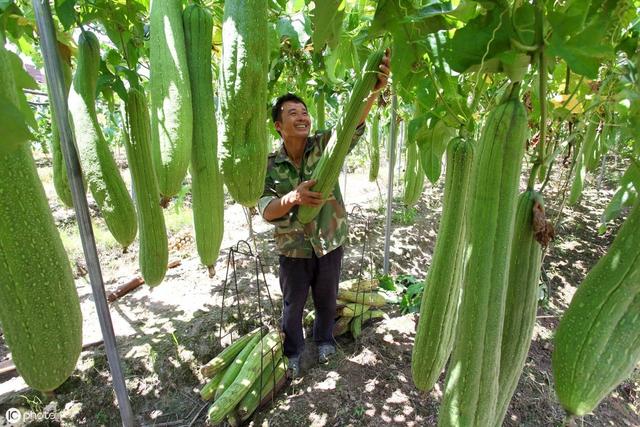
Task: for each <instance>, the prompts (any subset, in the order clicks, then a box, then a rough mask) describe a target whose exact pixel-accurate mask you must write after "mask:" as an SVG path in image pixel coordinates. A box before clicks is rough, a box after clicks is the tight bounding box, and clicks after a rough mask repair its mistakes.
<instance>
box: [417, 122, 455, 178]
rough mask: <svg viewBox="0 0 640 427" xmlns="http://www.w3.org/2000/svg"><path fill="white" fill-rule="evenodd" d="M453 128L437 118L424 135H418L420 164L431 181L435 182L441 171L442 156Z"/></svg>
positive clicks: (451, 135)
mask: <svg viewBox="0 0 640 427" xmlns="http://www.w3.org/2000/svg"><path fill="white" fill-rule="evenodd" d="M453 132H454V130H453V129H452V128H450V127H448V126H447V125H446V124H445V122H444V121H442V120H438V121H437V122H436V123H435V124H433V123H432V126H431V127H430V128H429V129H428V130H427V131H426V132H425V133H424V137H422V138H420V137H418V139H417V142H418V150H419V152H420V164H421V165H422V169H423V170H424V173H425V175H427V178H428V179H429V181H431V183H435V182H437V181H438V178H440V174H441V173H442V156H443V155H444V152H445V151H446V149H447V144H448V143H449V140H451V138H452V137H453Z"/></svg>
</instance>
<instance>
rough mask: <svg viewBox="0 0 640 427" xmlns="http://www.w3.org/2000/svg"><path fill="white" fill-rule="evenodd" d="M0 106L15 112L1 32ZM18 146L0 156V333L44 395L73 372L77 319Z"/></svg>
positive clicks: (54, 234)
mask: <svg viewBox="0 0 640 427" xmlns="http://www.w3.org/2000/svg"><path fill="white" fill-rule="evenodd" d="M0 98H1V99H3V100H5V101H6V102H10V103H11V104H13V105H14V106H15V107H16V108H17V106H18V92H17V86H16V82H15V78H14V76H13V71H12V67H11V64H10V62H9V58H8V56H7V51H6V49H5V47H4V36H3V34H2V32H1V31H0ZM20 143H21V144H20V146H19V147H18V148H16V149H15V150H13V151H11V152H8V153H5V154H3V155H0V193H1V194H2V197H0V326H1V327H2V331H3V332H4V337H5V339H6V341H7V345H8V346H9V349H10V350H11V356H12V359H13V362H14V363H15V365H16V368H17V369H18V372H19V373H20V375H22V377H23V379H24V380H25V381H26V383H27V384H28V385H29V386H31V387H33V388H35V389H37V390H41V391H52V390H54V389H56V388H57V387H58V386H60V385H61V384H62V383H63V382H64V381H65V380H66V379H67V378H68V377H69V375H71V373H72V372H73V370H74V369H75V366H76V362H77V360H78V356H79V355H80V351H81V349H82V313H81V311H80V302H79V300H78V294H77V292H76V288H75V284H74V281H73V274H72V272H71V265H70V263H69V259H68V258H67V254H66V253H65V250H64V247H63V246H62V240H61V239H60V235H59V234H58V230H57V228H56V225H55V223H54V220H53V216H52V215H51V209H50V208H49V204H48V203H47V198H46V195H45V192H44V188H43V187H42V183H41V182H40V179H39V178H38V171H37V169H36V165H35V162H34V161H33V157H32V155H31V147H30V145H29V141H27V140H25V141H20Z"/></svg>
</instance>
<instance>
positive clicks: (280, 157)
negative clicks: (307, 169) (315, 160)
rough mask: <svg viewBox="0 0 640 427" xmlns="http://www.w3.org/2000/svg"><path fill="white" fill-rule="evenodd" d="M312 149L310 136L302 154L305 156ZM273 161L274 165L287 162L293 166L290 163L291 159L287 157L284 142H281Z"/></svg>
mask: <svg viewBox="0 0 640 427" xmlns="http://www.w3.org/2000/svg"><path fill="white" fill-rule="evenodd" d="M312 147H313V142H312V139H311V137H310V136H308V137H307V142H306V145H305V147H304V153H305V154H307V153H308V152H309V151H311V148H312ZM274 161H275V163H282V162H289V163H291V164H293V163H292V162H291V159H290V158H289V156H288V155H287V150H286V149H285V146H284V141H282V143H281V144H280V149H279V150H278V151H277V152H276V158H275V160H274Z"/></svg>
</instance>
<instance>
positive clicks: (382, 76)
mask: <svg viewBox="0 0 640 427" xmlns="http://www.w3.org/2000/svg"><path fill="white" fill-rule="evenodd" d="M378 68H379V69H380V72H379V73H378V81H377V82H376V85H375V86H374V87H373V92H374V93H375V92H379V91H381V90H382V89H383V88H384V87H385V86H386V85H387V81H388V80H389V73H390V72H391V49H389V48H387V50H386V51H385V52H384V56H383V57H382V61H380V65H379V66H378Z"/></svg>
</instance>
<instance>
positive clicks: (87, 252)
mask: <svg viewBox="0 0 640 427" xmlns="http://www.w3.org/2000/svg"><path fill="white" fill-rule="evenodd" d="M32 5H33V10H34V12H35V17H36V24H37V26H38V34H39V35H40V49H41V51H42V57H43V58H44V66H45V73H46V76H47V84H48V85H50V91H51V97H52V99H51V100H50V102H51V103H53V104H54V105H55V108H56V112H57V114H56V120H57V125H58V129H59V130H60V140H61V144H60V145H61V147H62V154H63V157H64V161H65V165H66V167H67V175H68V178H69V185H70V187H71V194H72V196H73V206H74V209H75V213H76V218H77V220H78V228H79V229H80V238H81V240H82V249H83V251H84V257H85V260H86V263H87V268H88V270H89V280H90V281H91V290H92V291H93V299H94V301H95V305H96V311H97V313H98V320H99V321H100V329H101V330H102V337H103V339H104V344H105V349H106V352H107V360H108V361H109V369H110V370H111V377H112V379H113V388H114V389H115V393H116V398H117V399H118V407H119V409H120V417H121V418H122V425H123V426H125V427H132V426H134V425H135V423H134V417H133V412H132V410H131V403H130V402H129V396H128V394H127V387H126V384H125V382H124V375H123V374H122V367H121V365H120V357H119V356H118V348H117V346H116V337H115V334H114V332H113V324H112V323H111V315H110V313H109V307H108V306H107V299H106V297H105V293H104V283H103V281H102V272H101V271H100V261H99V259H98V251H97V249H96V243H95V240H94V237H93V229H92V227H91V217H90V216H89V207H88V205H87V199H86V198H85V190H84V184H83V182H82V174H81V172H80V161H79V160H78V153H77V151H76V148H75V142H74V139H73V133H72V132H71V127H70V126H69V117H68V107H67V99H66V97H65V95H64V89H63V88H64V83H63V82H64V78H63V76H62V67H61V64H60V57H59V55H58V47H57V40H56V36H55V30H54V26H53V19H52V17H51V9H50V7H49V1H48V0H32Z"/></svg>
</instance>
